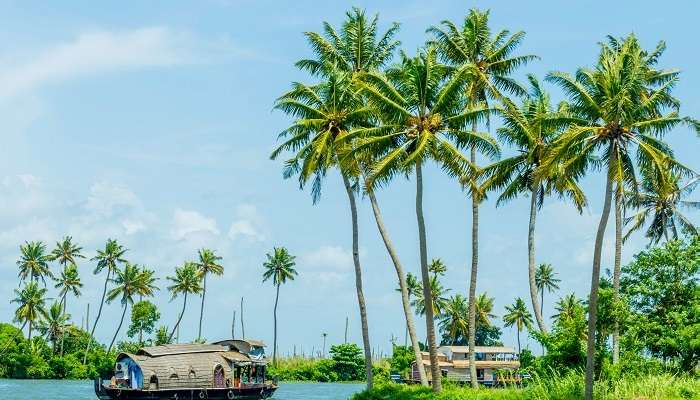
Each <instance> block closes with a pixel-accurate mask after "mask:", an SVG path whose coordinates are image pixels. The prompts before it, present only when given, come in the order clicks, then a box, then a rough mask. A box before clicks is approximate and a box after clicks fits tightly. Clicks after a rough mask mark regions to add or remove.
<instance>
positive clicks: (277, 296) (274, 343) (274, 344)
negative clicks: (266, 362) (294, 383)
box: [272, 283, 280, 366]
mask: <svg viewBox="0 0 700 400" xmlns="http://www.w3.org/2000/svg"><path fill="white" fill-rule="evenodd" d="M279 299H280V284H279V283H278V284H277V293H276V294H275V308H274V310H273V312H272V316H273V317H272V318H273V322H274V329H273V336H272V337H273V339H272V365H274V366H277V302H278V301H279Z"/></svg>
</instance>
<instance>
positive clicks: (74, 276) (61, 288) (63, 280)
mask: <svg viewBox="0 0 700 400" xmlns="http://www.w3.org/2000/svg"><path fill="white" fill-rule="evenodd" d="M82 287H83V283H82V282H81V281H80V275H79V274H78V267H77V266H76V265H75V264H69V265H67V266H65V267H63V270H62V271H61V275H60V276H59V277H58V279H57V280H56V284H55V285H54V288H56V289H58V295H59V296H60V297H61V302H60V304H61V305H62V306H63V314H64V315H68V314H67V313H66V304H67V303H68V294H69V293H72V294H73V296H75V297H76V298H78V297H80V295H81V293H80V289H81V288H82ZM65 338H66V332H65V329H64V330H63V331H62V332H61V356H63V344H64V342H65Z"/></svg>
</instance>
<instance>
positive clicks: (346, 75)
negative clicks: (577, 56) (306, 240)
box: [271, 8, 700, 399]
mask: <svg viewBox="0 0 700 400" xmlns="http://www.w3.org/2000/svg"><path fill="white" fill-rule="evenodd" d="M398 31H399V24H398V23H392V24H391V25H390V26H389V28H388V29H387V30H386V31H383V32H381V31H380V30H379V25H378V17H377V16H374V17H370V16H367V15H366V13H365V12H364V11H363V10H360V9H358V8H353V9H352V10H350V11H348V12H347V13H346V18H345V20H344V22H343V23H342V24H341V26H340V27H339V28H337V29H336V27H334V26H333V25H331V24H329V23H327V22H324V23H323V30H322V32H321V33H317V32H305V33H304V35H305V37H306V39H307V42H308V44H309V47H310V50H311V53H312V57H309V58H303V59H300V60H299V61H298V62H296V64H295V65H296V66H297V67H298V68H299V69H301V70H303V71H306V72H308V73H309V77H310V78H311V79H312V80H313V82H312V83H302V82H294V83H292V86H291V89H290V90H289V91H287V92H286V93H284V94H283V95H282V96H280V97H279V98H278V99H277V101H276V103H275V109H277V110H280V111H282V112H283V113H285V114H287V115H289V116H290V117H291V118H292V119H293V122H292V124H291V125H290V126H289V127H288V128H286V129H284V130H283V131H282V132H281V133H280V134H279V136H278V138H279V139H280V140H282V143H281V144H279V145H278V147H277V148H276V149H275V150H274V151H273V153H272V154H271V158H272V159H277V158H279V157H280V156H281V155H282V154H283V153H291V156H290V157H289V158H287V159H286V160H285V162H284V170H283V177H284V178H291V177H294V176H296V177H297V179H298V182H299V186H300V188H301V189H303V188H306V187H307V186H309V185H310V190H311V195H312V199H313V201H314V202H317V201H318V200H319V199H320V196H321V192H322V187H323V183H324V180H325V178H327V176H328V173H329V172H331V171H337V172H338V173H339V175H340V178H341V179H342V182H343V186H344V187H345V191H346V193H347V196H348V205H349V209H350V222H351V233H352V249H353V262H354V267H355V283H356V289H357V302H358V307H359V312H360V319H361V322H362V337H363V346H364V353H365V363H366V374H367V376H366V378H367V386H368V388H371V387H372V380H373V379H372V369H371V354H370V349H371V345H370V338H369V327H368V322H367V310H366V305H365V300H364V294H363V289H362V268H361V265H360V257H359V247H358V237H359V228H358V223H357V195H358V193H362V194H363V195H366V197H367V198H368V199H369V201H370V203H371V206H372V211H373V215H374V217H375V221H376V224H377V228H378V230H379V233H380V236H381V237H382V239H383V241H384V244H385V247H386V249H387V252H388V254H389V256H390V258H391V260H392V263H393V266H394V268H395V270H396V274H397V279H398V282H399V288H400V291H401V296H402V306H403V311H404V315H405V318H406V324H407V329H408V336H409V337H410V340H411V345H412V349H413V352H414V356H415V358H416V359H421V355H420V346H419V342H418V338H417V336H416V333H415V322H414V320H413V315H412V314H413V313H412V311H411V306H410V301H409V291H408V286H407V276H406V274H405V273H404V268H403V266H402V264H401V262H400V258H399V256H398V254H397V252H396V249H395V248H394V246H393V243H392V242H391V239H390V236H389V233H388V229H387V227H386V225H385V224H384V222H383V220H382V216H381V210H380V208H379V204H378V200H377V190H378V189H380V188H386V187H388V186H389V185H390V184H391V182H392V181H394V178H397V177H401V176H404V177H412V178H413V180H414V182H415V185H416V188H415V190H416V192H415V213H416V226H417V231H418V238H419V240H418V243H417V244H418V253H419V256H420V257H419V259H420V282H421V289H422V293H423V298H424V299H432V298H434V293H433V289H434V288H433V287H432V286H433V285H432V284H431V282H432V278H431V273H430V270H429V262H428V259H429V257H428V241H427V233H426V229H425V216H424V213H423V196H424V193H423V180H424V178H423V169H424V168H425V167H426V166H427V165H428V164H434V165H436V166H437V167H439V168H440V169H441V170H442V171H443V172H444V173H445V174H447V176H449V177H450V178H452V179H453V180H454V181H455V184H457V185H459V186H460V187H462V188H463V189H464V192H465V194H466V196H465V197H468V198H469V199H470V200H471V204H470V208H471V213H472V221H471V229H470V232H471V268H470V273H469V282H468V285H467V287H466V288H465V291H466V293H467V298H466V304H467V308H468V310H467V315H468V318H467V320H466V321H465V322H464V324H466V327H467V330H468V334H467V336H468V345H469V348H470V363H469V364H470V370H471V376H476V366H475V352H474V348H475V345H476V326H477V324H476V320H477V309H476V307H477V277H478V266H479V257H478V254H479V252H478V250H479V241H478V238H479V206H480V205H481V204H482V203H483V202H484V201H485V200H486V199H487V198H488V196H489V194H491V193H494V194H495V195H496V196H497V204H498V205H501V204H502V203H505V202H508V201H510V200H512V199H515V198H517V197H520V196H526V197H528V198H529V201H530V212H529V222H528V235H527V243H528V260H527V265H528V284H529V288H530V299H529V300H530V303H531V304H530V307H531V311H532V313H533V314H534V317H535V318H534V320H535V322H536V324H537V326H538V331H539V333H540V334H541V335H542V337H547V336H548V335H550V334H553V333H550V332H548V329H547V326H546V324H545V323H544V319H543V316H542V315H541V314H542V313H541V305H540V304H539V303H540V301H541V300H540V299H538V290H537V270H536V265H537V262H536V259H537V258H536V252H535V227H536V219H537V214H538V211H539V210H540V208H541V206H542V204H543V202H544V200H545V199H546V198H547V197H549V196H556V197H559V198H561V199H565V200H567V201H570V202H571V203H572V204H573V206H574V207H576V208H577V209H578V210H579V211H581V210H583V208H584V207H586V205H587V204H588V200H587V197H586V194H585V193H584V191H583V190H582V189H581V187H580V186H579V182H580V180H581V179H582V178H583V177H585V176H587V175H589V174H591V173H592V172H595V171H601V172H602V173H603V177H604V182H603V184H604V185H603V187H604V188H605V191H604V193H605V194H604V198H603V209H602V213H601V216H600V221H599V223H598V228H597V231H596V236H595V243H594V246H593V249H592V253H593V262H592V271H591V286H590V294H589V296H588V299H587V303H588V309H587V322H586V324H587V329H586V368H585V369H586V377H585V397H586V399H592V396H593V381H594V371H595V365H596V353H595V349H596V342H597V341H599V340H600V339H601V338H600V335H598V336H597V335H596V332H597V331H596V327H597V326H598V324H599V318H598V314H597V312H598V301H599V294H600V290H599V289H600V282H601V263H602V245H603V240H604V236H605V230H606V226H607V224H608V219H609V215H610V213H611V210H614V216H615V218H614V221H615V257H614V267H613V271H612V277H611V286H612V290H613V297H614V299H615V300H616V301H618V300H619V298H620V275H621V265H620V260H621V248H622V245H623V242H624V239H625V238H626V237H629V233H631V232H632V231H634V230H637V229H642V228H643V227H647V228H646V229H647V230H646V232H645V234H646V236H647V237H648V238H650V240H652V241H653V242H657V243H658V241H659V240H660V239H661V238H665V239H669V238H678V237H679V236H680V234H681V233H682V231H686V232H689V233H692V234H696V233H697V231H696V229H695V226H694V225H693V224H692V223H691V222H690V221H689V220H688V218H686V217H685V216H684V215H683V214H682V213H681V212H680V206H681V205H690V206H691V207H695V208H697V207H698V205H697V203H690V202H683V200H682V198H681V197H682V196H683V195H686V194H687V193H688V192H689V191H690V190H692V187H693V186H694V183H695V182H696V180H697V176H696V174H695V173H694V172H693V171H691V170H690V169H689V168H687V167H686V166H684V165H683V164H682V163H681V162H679V161H678V160H676V159H675V158H674V154H673V151H672V149H671V147H670V146H669V145H668V144H667V143H666V142H664V141H663V137H664V136H665V134H667V133H669V132H671V131H673V129H674V128H676V127H679V126H683V125H685V126H689V127H690V128H692V129H694V130H696V131H698V130H699V129H700V123H698V122H697V121H696V120H694V119H692V118H690V117H687V116H683V115H682V114H680V105H681V102H680V100H679V99H677V98H676V97H674V95H673V89H674V87H675V86H676V85H677V83H678V82H679V72H678V70H675V69H664V68H660V67H659V66H658V65H659V61H660V58H661V56H662V54H663V52H664V50H665V48H666V45H665V43H664V42H659V43H658V45H657V46H656V47H655V48H653V49H651V50H647V49H645V48H643V47H642V45H641V43H640V42H639V40H638V39H637V37H636V36H634V35H633V34H630V35H627V36H624V37H620V38H615V37H612V36H608V37H606V38H604V40H603V41H602V42H601V43H600V45H599V55H598V58H597V59H595V60H593V65H592V66H590V67H581V68H579V69H577V70H576V71H575V73H574V74H570V73H567V72H560V71H553V72H550V73H548V74H547V75H546V76H545V81H546V82H548V83H550V84H553V85H554V86H556V87H558V88H559V89H561V91H562V92H563V94H564V96H565V98H566V100H565V101H562V102H561V103H559V104H557V105H554V104H552V102H551V99H550V96H549V94H548V93H547V91H546V89H545V88H544V86H543V85H542V83H541V81H540V80H539V79H538V78H537V77H535V76H533V75H527V83H526V84H522V83H521V82H519V81H518V80H516V79H514V78H513V74H514V73H515V72H516V71H518V70H520V69H522V68H523V67H526V66H527V65H528V64H529V63H530V62H533V61H535V60H537V59H538V57H537V56H536V55H529V54H518V48H519V46H520V44H521V43H522V42H523V40H524V38H525V32H523V31H518V32H515V33H513V32H511V31H509V30H507V29H503V30H500V31H494V30H492V29H491V26H490V24H489V12H488V11H483V10H478V9H471V10H469V11H468V13H467V15H466V16H465V17H464V19H463V22H462V23H461V24H456V23H453V22H451V21H442V22H440V23H439V24H436V25H434V26H431V27H429V28H428V29H427V31H426V33H427V35H428V39H427V40H426V43H425V45H424V46H423V47H422V48H420V49H419V50H418V51H417V52H416V53H415V54H408V53H407V52H405V51H403V50H400V45H401V43H400V41H399V40H397V39H396V36H397V34H398ZM397 52H398V57H395V55H396V53H397ZM496 120H497V121H498V122H499V123H500V126H499V127H498V128H497V129H496V137H494V136H493V135H492V134H491V133H492V132H491V127H492V125H494V122H496ZM502 146H507V147H509V148H512V149H513V150H515V155H514V156H510V157H505V158H501V154H502ZM482 158H485V159H487V160H489V163H487V164H486V165H480V160H481V159H482ZM640 181H641V182H640ZM635 210H637V213H636V214H634V215H632V216H628V215H630V213H632V212H634V211H635ZM625 229H629V232H628V233H627V234H626V235H623V230H625ZM679 231H681V232H680V233H679ZM539 295H540V297H541V292H540V293H539ZM523 308H524V301H522V302H521V301H517V300H516V303H515V305H514V306H513V307H512V308H511V309H510V310H509V314H510V315H511V318H509V319H508V321H507V323H512V324H515V325H516V326H523V325H524V324H525V321H526V320H527V318H525V317H524V312H523ZM422 314H423V315H424V317H425V323H426V331H427V347H428V351H429V353H430V368H431V376H432V379H431V381H432V387H433V390H434V391H436V392H439V391H440V390H441V374H440V371H439V367H438V362H437V341H436V335H435V326H434V321H435V318H436V316H437V315H438V313H436V309H435V304H433V302H431V301H427V302H425V304H424V307H423V310H422ZM621 328H622V327H621V326H620V324H619V323H616V324H615V325H614V326H613V327H612V328H611V333H612V341H613V355H612V358H613V361H614V362H618V360H619V331H620V329H621ZM419 373H420V380H421V383H422V384H423V385H427V383H428V381H427V378H426V374H425V372H424V371H423V370H422V368H419ZM472 385H474V386H476V385H477V382H476V380H472Z"/></svg>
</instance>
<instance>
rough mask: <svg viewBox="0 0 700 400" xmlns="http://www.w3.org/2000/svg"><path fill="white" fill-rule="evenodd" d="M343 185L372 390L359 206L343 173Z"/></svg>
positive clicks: (369, 387)
mask: <svg viewBox="0 0 700 400" xmlns="http://www.w3.org/2000/svg"><path fill="white" fill-rule="evenodd" d="M341 175H342V176H343V184H344V185H345V191H346V192H347V194H348V200H349V201H350V217H351V219H352V261H353V264H354V265H355V288H356V289H357V304H358V305H359V307H360V322H361V324H362V344H363V346H364V350H365V370H366V375H367V389H372V384H373V381H374V380H373V379H372V376H373V371H372V347H370V344H369V326H368V323H367V306H366V305H365V295H364V292H363V291H362V268H360V249H359V244H358V239H359V238H358V236H359V234H358V227H357V205H356V204H355V193H354V192H353V189H352V186H351V185H350V180H349V179H348V177H347V176H346V175H345V174H344V173H343V172H342V171H341Z"/></svg>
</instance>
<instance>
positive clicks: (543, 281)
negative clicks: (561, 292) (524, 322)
mask: <svg viewBox="0 0 700 400" xmlns="http://www.w3.org/2000/svg"><path fill="white" fill-rule="evenodd" d="M556 275H557V273H556V272H554V268H553V267H552V264H540V265H538V266H537V270H536V271H535V285H536V287H537V291H539V292H540V300H541V301H540V315H544V291H545V289H546V290H547V291H548V292H549V293H552V292H553V291H555V290H557V289H559V282H561V279H559V278H557V277H556Z"/></svg>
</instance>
